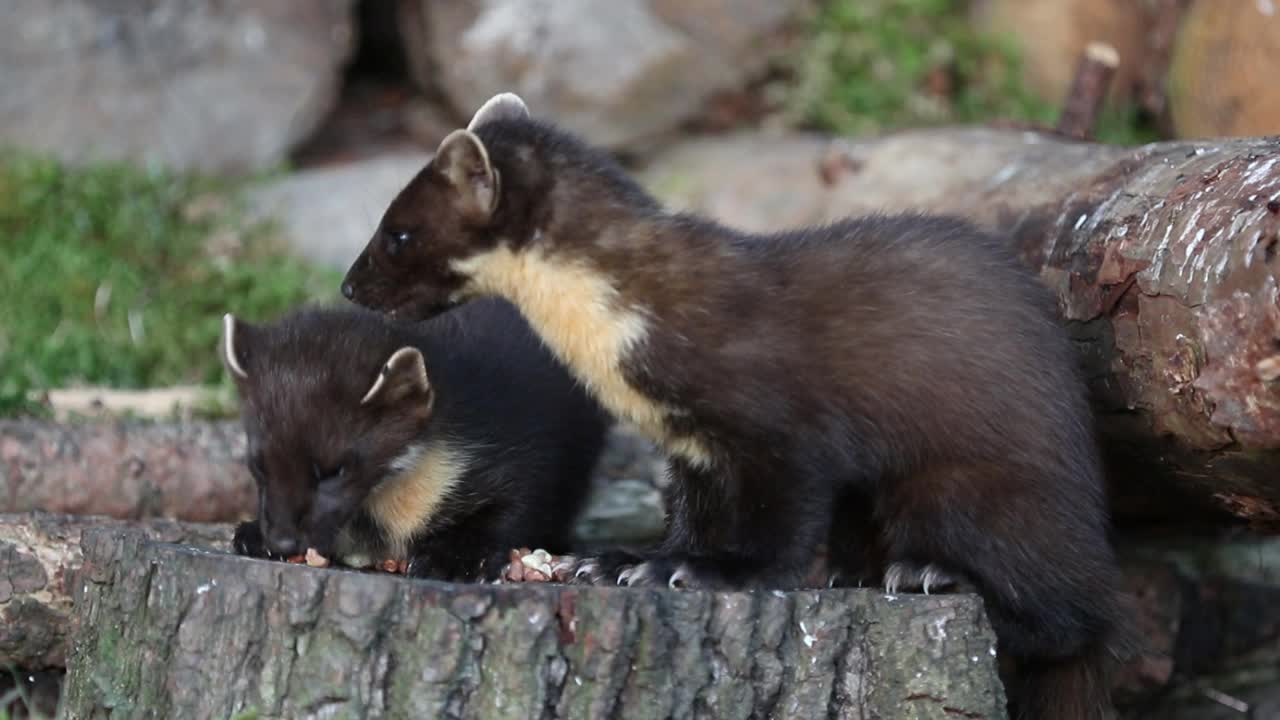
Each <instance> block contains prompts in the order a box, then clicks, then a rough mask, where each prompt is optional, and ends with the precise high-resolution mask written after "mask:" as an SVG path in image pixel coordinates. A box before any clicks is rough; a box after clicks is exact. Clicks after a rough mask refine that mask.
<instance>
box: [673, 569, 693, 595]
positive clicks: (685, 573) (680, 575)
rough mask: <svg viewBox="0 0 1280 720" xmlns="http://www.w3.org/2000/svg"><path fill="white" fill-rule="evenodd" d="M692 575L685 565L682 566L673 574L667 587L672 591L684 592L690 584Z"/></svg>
mask: <svg viewBox="0 0 1280 720" xmlns="http://www.w3.org/2000/svg"><path fill="white" fill-rule="evenodd" d="M690 577H692V573H690V572H689V569H688V568H687V567H685V566H684V565H681V566H680V567H679V568H677V569H676V571H675V572H673V573H671V578H670V579H669V580H667V587H669V588H671V589H672V590H683V589H684V588H685V587H687V586H688V584H689V579H690Z"/></svg>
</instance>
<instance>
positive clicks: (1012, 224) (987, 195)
mask: <svg viewBox="0 0 1280 720" xmlns="http://www.w3.org/2000/svg"><path fill="white" fill-rule="evenodd" d="M842 142H843V141H842ZM844 146H845V149H844V152H847V153H848V154H849V159H848V161H847V162H844V163H834V162H833V160H832V158H831V157H830V152H829V149H828V144H827V143H826V142H825V140H824V139H822V138H816V137H792V138H775V137H770V136H767V135H766V136H760V135H745V136H740V137H737V138H729V139H726V140H720V141H715V142H692V143H689V144H687V145H684V146H679V147H676V148H674V149H672V150H671V151H670V152H669V153H668V154H667V155H665V156H660V157H658V158H655V160H654V162H653V165H652V170H651V171H649V172H648V173H647V174H646V175H645V178H644V180H645V182H646V184H648V185H649V186H650V187H652V188H653V189H654V190H655V191H657V192H658V194H659V195H661V196H663V197H664V199H666V200H668V201H669V202H671V203H672V204H674V205H676V206H679V207H682V208H685V209H692V210H697V211H701V212H704V213H706V214H709V215H711V216H712V217H715V218H718V219H720V220H722V221H724V222H727V223H729V224H731V225H733V226H735V227H739V228H744V229H748V230H757V231H772V230H778V229H782V228H787V227H796V226H800V225H806V224H812V223H818V222H824V221H830V220H833V219H837V218H840V217H844V216H847V215H851V214H860V213H869V212H877V211H892V210H907V209H914V210H929V211H939V212H946V213H954V214H959V215H962V216H965V217H968V218H970V219H972V220H975V221H977V222H978V223H980V224H982V225H984V226H986V227H989V228H992V229H995V230H998V231H1001V232H1003V233H1006V234H1007V237H1008V238H1009V240H1010V242H1011V243H1012V244H1013V246H1014V247H1015V248H1016V249H1017V251H1018V252H1019V254H1020V255H1021V257H1022V258H1023V259H1024V260H1025V261H1026V262H1027V264H1029V265H1030V266H1032V267H1034V268H1035V269H1036V270H1038V271H1039V273H1040V277H1041V278H1042V279H1043V280H1044V282H1045V283H1046V284H1047V285H1048V286H1049V287H1050V288H1052V289H1053V290H1054V292H1055V293H1056V294H1057V297H1058V302H1059V308H1060V310H1061V314H1062V317H1063V318H1064V319H1065V320H1066V321H1067V324H1068V326H1069V328H1070V331H1071V333H1072V335H1073V336H1074V338H1075V339H1076V341H1077V343H1078V347H1079V349H1080V355H1081V359H1082V362H1083V364H1084V366H1085V368H1086V371H1087V373H1088V375H1089V380H1090V385H1091V388H1092V390H1093V396H1094V405H1095V409H1096V411H1097V417H1098V423H1099V429H1100V434H1101V436H1102V439H1103V441H1104V446H1105V450H1106V452H1107V456H1108V460H1109V467H1110V480H1111V485H1112V489H1113V494H1114V496H1115V505H1114V507H1115V513H1116V516H1117V519H1119V520H1120V521H1121V522H1122V523H1128V524H1134V523H1143V522H1147V521H1152V522H1154V521H1169V520H1173V521H1177V522H1180V523H1186V522H1199V521H1211V522H1220V521H1222V520H1233V519H1244V520H1247V521H1250V522H1252V523H1253V524H1254V525H1255V526H1256V527H1258V528H1259V529H1264V530H1270V531H1280V383H1277V381H1276V379H1275V378H1276V374H1277V372H1280V259H1277V255H1280V252H1278V251H1280V234H1278V233H1280V138H1275V137H1272V138H1255V139H1238V140H1217V141H1203V142H1171V143H1157V144H1152V145H1146V146H1142V147H1136V148H1125V147H1117V146H1107V145H1100V144H1095V143H1087V142H1076V141H1070V140H1067V139H1064V138H1061V137H1057V136H1054V135H1052V134H1046V133H1037V132H1024V131H1012V130H999V129H990V128H942V129H933V130H919V131H910V132H902V133H897V134H894V135H890V136H886V137H883V138H880V139H876V140H868V141H865V142H846V143H844ZM837 165H838V166H839V167H842V168H843V171H842V172H841V173H840V174H839V177H838V178H837V179H836V181H835V182H832V181H831V178H832V173H831V172H830V171H829V168H831V167H833V166H837Z"/></svg>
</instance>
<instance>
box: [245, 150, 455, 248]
mask: <svg viewBox="0 0 1280 720" xmlns="http://www.w3.org/2000/svg"><path fill="white" fill-rule="evenodd" d="M429 159H430V156H429V155H427V154H424V153H396V154H387V155H380V156H378V157H374V158H370V159H367V160H361V161H359V162H354V163H350V164H344V165H336V166H332V167H322V168H316V169H311V170H304V171H302V172H298V173H294V174H292V175H290V176H288V177H286V178H284V179H283V180H280V181H277V182H273V183H271V184H268V185H265V186H263V187H261V188H259V189H258V190H257V191H255V192H253V193H252V195H251V197H250V205H251V206H252V214H253V215H254V216H256V217H257V218H259V219H262V218H268V217H269V218H274V219H275V220H277V221H278V222H279V223H280V224H281V226H282V231H283V234H284V236H285V239H286V240H287V241H288V242H289V244H290V245H291V246H292V247H293V248H294V249H295V250H296V251H297V252H298V253H299V254H300V255H302V256H303V257H305V258H307V259H308V260H311V261H313V262H316V263H319V264H321V265H325V266H328V267H331V268H333V269H335V270H339V271H344V272H345V271H346V269H347V267H348V266H350V264H351V261H352V260H354V259H355V258H356V256H357V255H359V254H360V250H361V249H362V248H363V247H364V246H365V243H367V242H368V241H369V236H370V235H371V234H372V233H373V231H374V229H375V228H376V227H377V225H378V220H379V219H380V218H381V217H382V213H383V211H384V210H386V208H387V205H388V204H390V202H391V200H392V199H393V198H394V197H395V196H396V193H398V192H400V190H401V188H403V187H404V185H405V183H407V182H409V180H410V179H411V178H412V177H413V176H414V174H416V173H417V172H418V171H419V170H421V169H422V167H423V166H424V165H426V163H427V161H428V160H429Z"/></svg>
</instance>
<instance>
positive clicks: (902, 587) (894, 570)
mask: <svg viewBox="0 0 1280 720" xmlns="http://www.w3.org/2000/svg"><path fill="white" fill-rule="evenodd" d="M959 584H960V583H959V581H958V580H957V579H956V577H955V576H953V575H952V574H951V573H949V572H947V571H946V570H944V569H942V568H941V567H940V566H938V565H935V564H933V563H928V564H925V565H917V564H915V563H909V562H895V563H890V565H889V567H888V568H887V569H886V570H885V571H884V591H885V592H887V593H889V594H890V595H897V594H898V593H900V592H908V593H914V592H922V591H923V592H924V594H925V595H928V594H929V593H930V591H937V590H948V589H954V588H956V587H957V586H958V585H959Z"/></svg>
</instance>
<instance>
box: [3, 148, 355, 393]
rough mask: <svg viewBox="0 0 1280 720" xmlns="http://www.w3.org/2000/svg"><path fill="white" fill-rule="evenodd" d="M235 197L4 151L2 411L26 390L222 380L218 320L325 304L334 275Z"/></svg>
mask: <svg viewBox="0 0 1280 720" xmlns="http://www.w3.org/2000/svg"><path fill="white" fill-rule="evenodd" d="M237 199H238V198H237V196H236V193H235V192H234V189H233V188H230V187H227V186H225V185H222V184H220V183H217V182H214V181H212V180H207V179H202V178H197V177H189V176H181V175H172V174H167V173H159V172H146V171H142V170H139V169H137V168H134V167H129V166H126V165H119V164H104V165H96V166H92V167H85V168H71V167H67V166H64V165H62V164H60V163H58V162H55V161H53V160H50V159H48V158H44V157H35V156H31V155H27V154H19V153H14V152H7V151H6V152H0V256H3V257H4V259H5V261H4V263H0V414H13V413H24V412H39V411H40V406H39V405H37V404H35V403H33V402H32V401H31V400H29V399H28V395H29V393H30V392H31V391H41V390H45V389H49V388H56V387H61V386H67V385H70V384H76V383H84V384H95V385H106V386H112V387H121V388H140V387H148V386H159V385H166V384H176V383H219V382H225V380H223V378H222V376H223V373H222V372H221V368H220V364H219V359H218V354H217V351H216V348H217V342H218V338H219V334H220V332H221V323H220V318H221V316H222V314H223V313H224V312H227V311H232V312H235V313H237V314H239V315H242V316H245V317H248V318H262V317H264V316H270V315H274V314H277V313H279V312H282V311H284V310H285V309H287V308H289V307H290V306H292V305H295V304H297V303H299V302H301V301H304V300H307V299H314V298H319V297H324V296H329V295H332V294H333V292H334V290H333V289H334V288H336V287H337V277H336V274H333V273H326V272H323V271H319V270H317V269H315V268H313V267H309V266H308V265H306V264H304V263H303V262H301V261H299V260H297V259H295V258H293V257H291V256H290V255H288V254H287V253H285V252H284V251H282V250H281V249H280V248H279V247H277V246H276V245H275V244H274V243H273V242H272V241H271V240H272V238H271V234H270V228H269V227H267V226H266V225H263V224H257V225H249V224H247V223H246V222H244V221H243V220H242V219H241V218H242V213H241V212H240V208H239V207H238V203H237Z"/></svg>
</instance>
